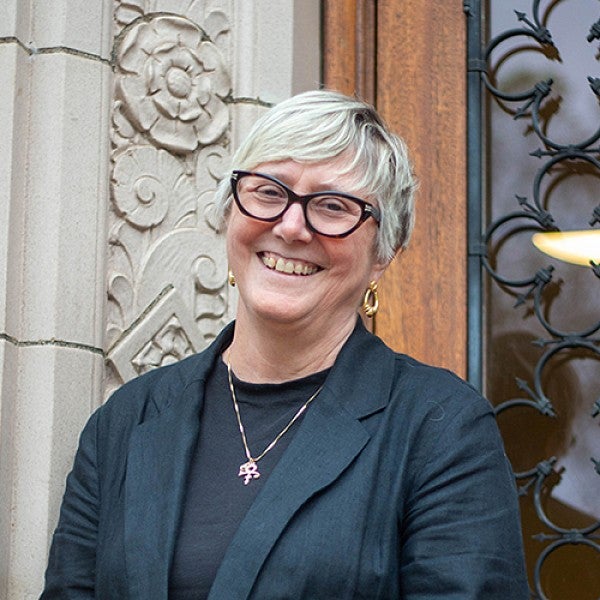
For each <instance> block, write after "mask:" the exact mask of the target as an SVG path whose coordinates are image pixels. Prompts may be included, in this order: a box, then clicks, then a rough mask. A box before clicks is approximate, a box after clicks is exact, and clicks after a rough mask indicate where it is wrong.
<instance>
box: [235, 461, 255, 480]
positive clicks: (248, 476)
mask: <svg viewBox="0 0 600 600" xmlns="http://www.w3.org/2000/svg"><path fill="white" fill-rule="evenodd" d="M238 477H243V478H244V485H248V484H249V483H250V481H252V479H258V478H259V477H260V473H259V472H258V465H257V464H256V463H255V462H254V461H253V460H249V461H248V462H246V463H244V464H243V465H240V472H239V473H238Z"/></svg>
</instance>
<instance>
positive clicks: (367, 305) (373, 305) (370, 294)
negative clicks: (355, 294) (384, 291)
mask: <svg viewBox="0 0 600 600" xmlns="http://www.w3.org/2000/svg"><path fill="white" fill-rule="evenodd" d="M362 309H363V310H364V311H365V315H367V317H369V318H371V317H373V316H374V315H375V313H376V312H377V310H378V309H379V296H378V295H377V282H375V281H371V283H369V287H368V288H367V291H366V292H365V297H364V299H363V303H362Z"/></svg>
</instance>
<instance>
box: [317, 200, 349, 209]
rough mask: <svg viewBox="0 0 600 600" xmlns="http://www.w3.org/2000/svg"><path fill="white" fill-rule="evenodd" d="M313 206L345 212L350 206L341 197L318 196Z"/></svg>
mask: <svg viewBox="0 0 600 600" xmlns="http://www.w3.org/2000/svg"><path fill="white" fill-rule="evenodd" d="M315 208H316V209H317V210H321V211H327V212H330V213H347V212H349V210H350V208H349V206H348V204H347V203H346V202H344V201H343V200H342V199H341V198H320V199H318V200H317V202H316V205H315Z"/></svg>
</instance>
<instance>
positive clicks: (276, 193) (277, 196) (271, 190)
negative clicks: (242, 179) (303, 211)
mask: <svg viewBox="0 0 600 600" xmlns="http://www.w3.org/2000/svg"><path fill="white" fill-rule="evenodd" d="M254 193H255V194H258V195H259V196H260V197H261V198H269V199H271V200H283V199H286V198H287V194H286V193H285V192H284V191H283V190H282V189H281V188H280V187H277V186H276V185H261V186H259V187H257V188H256V190H255V192H254Z"/></svg>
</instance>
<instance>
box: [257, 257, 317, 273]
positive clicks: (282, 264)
mask: <svg viewBox="0 0 600 600" xmlns="http://www.w3.org/2000/svg"><path fill="white" fill-rule="evenodd" d="M261 258H262V261H263V264H264V265H265V266H266V267H268V268H269V269H274V270H275V271H279V272H280V273H289V274H292V273H295V274H296V275H312V274H313V273H316V272H317V271H318V270H319V269H318V267H315V266H311V265H307V264H306V263H299V262H294V261H293V260H286V259H285V258H277V259H275V258H273V257H272V256H262V257H261Z"/></svg>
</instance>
